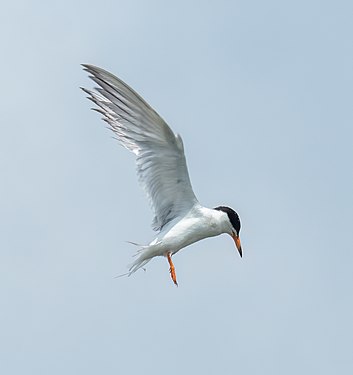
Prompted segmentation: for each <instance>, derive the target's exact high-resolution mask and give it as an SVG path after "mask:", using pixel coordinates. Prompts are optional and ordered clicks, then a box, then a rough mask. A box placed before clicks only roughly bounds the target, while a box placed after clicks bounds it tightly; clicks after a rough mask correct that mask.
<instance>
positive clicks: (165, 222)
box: [81, 64, 242, 285]
mask: <svg viewBox="0 0 353 375" xmlns="http://www.w3.org/2000/svg"><path fill="white" fill-rule="evenodd" d="M82 66H83V69H84V70H85V71H87V72H88V74H89V78H91V79H92V80H93V81H94V82H95V83H96V84H97V85H98V87H95V88H94V89H93V90H88V89H85V88H82V87H81V89H82V90H83V91H84V92H85V93H86V94H88V97H87V98H88V99H90V100H91V101H92V102H93V103H95V105H97V107H96V108H93V109H94V110H96V111H97V112H99V113H100V114H102V115H103V120H104V121H106V122H107V123H108V125H109V128H110V129H111V130H112V131H113V133H114V135H115V137H114V138H116V139H117V140H118V141H119V142H120V144H121V145H122V146H124V147H125V148H127V149H128V150H130V151H131V152H133V153H134V154H135V157H136V166H137V175H138V179H139V182H140V184H141V185H142V188H143V189H144V191H145V193H146V195H147V197H148V200H149V203H150V205H151V208H152V210H153V211H154V219H153V223H152V227H153V229H154V230H155V231H157V232H158V234H157V236H156V237H155V238H154V240H153V241H152V242H150V244H149V245H146V246H141V247H140V249H139V251H138V254H137V255H138V256H137V258H136V260H135V261H134V262H133V263H132V264H131V266H130V268H129V272H128V273H127V274H126V275H129V276H130V275H131V274H133V273H134V272H136V271H137V270H138V269H140V268H143V267H144V266H145V265H146V264H147V263H148V262H149V261H150V260H151V259H152V258H154V257H156V256H164V257H166V258H167V260H168V263H169V272H170V276H171V278H172V280H173V282H174V284H175V285H178V283H177V277H176V272H175V267H174V264H173V261H172V256H173V255H174V254H176V253H177V252H178V251H179V250H181V249H183V248H184V247H186V246H189V245H191V244H193V243H195V242H197V241H200V240H202V239H205V238H207V237H214V236H218V235H220V234H222V233H226V234H229V235H230V236H231V237H232V238H233V240H234V242H235V245H236V247H237V249H238V252H239V254H240V256H242V248H241V243H240V238H239V232H240V226H241V224H240V219H239V215H238V214H237V213H236V212H235V211H234V210H233V209H231V208H229V207H226V206H218V207H215V208H206V207H204V206H202V205H201V204H200V203H199V202H198V200H197V198H196V196H195V194H194V192H193V190H192V187H191V182H190V178H189V173H188V169H187V165H186V159H185V154H184V146H183V141H182V139H181V137H180V135H179V134H175V133H174V132H173V131H172V130H171V128H170V127H169V126H168V125H167V123H166V122H165V121H164V120H163V119H162V118H161V117H160V116H159V115H158V113H157V112H156V111H155V110H154V109H153V108H152V107H151V106H150V105H149V104H147V103H146V102H145V101H144V99H142V98H141V96H140V95H138V94H137V93H136V92H135V91H134V90H133V89H132V88H130V87H129V86H128V85H127V84H126V83H125V82H123V81H122V80H121V79H119V78H117V77H115V76H114V75H113V74H111V73H109V72H107V71H105V70H103V69H101V68H98V67H96V66H93V65H87V64H82Z"/></svg>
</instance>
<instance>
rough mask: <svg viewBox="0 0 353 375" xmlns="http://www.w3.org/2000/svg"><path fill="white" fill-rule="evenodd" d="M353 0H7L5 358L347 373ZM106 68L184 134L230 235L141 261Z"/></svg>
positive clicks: (124, 367) (137, 199) (148, 233)
mask: <svg viewBox="0 0 353 375" xmlns="http://www.w3.org/2000/svg"><path fill="white" fill-rule="evenodd" d="M352 14H353V5H352V2H351V1H348V0H347V1H310V0H309V1H293V2H283V1H279V0H278V1H274V0H270V1H266V2H264V1H259V0H254V1H233V2H232V1H208V2H207V3H206V2H201V1H198V2H197V1H195V2H189V1H177V2H176V1H173V2H171V1H124V2H122V1H100V2H97V1H95V2H93V1H76V2H71V1H67V0H63V1H61V2H56V3H52V2H47V3H45V2H42V1H30V2H29V1H13V2H11V3H6V4H3V6H2V11H1V14H0V45H1V51H2V53H1V56H2V57H1V59H0V67H1V73H2V74H1V77H2V93H1V103H2V106H1V110H0V121H1V136H0V172H1V181H2V183H1V184H0V228H1V233H2V234H1V236H0V295H1V309H0V325H1V327H0V329H1V337H0V366H1V373H3V374H6V375H13V374H16V375H17V374H21V375H22V374H26V375H27V374H36V375H40V374H51V375H59V374H60V375H62V374H65V375H71V374H72V375H73V374H85V375H91V374H154V375H158V374H165V373H168V374H169V375H175V374H178V375H180V374H197V373H198V374H201V373H202V374H216V373H218V374H225V375H228V374H236V373H240V374H243V375H248V374H249V375H250V374H271V375H273V374H276V375H277V374H281V375H282V374H286V375H291V374H296V375H297V374H324V375H325V374H335V373H336V374H351V373H352V372H353V356H352V348H353V324H352V316H353V301H352V295H353V293H352V288H353V241H352V211H353V168H352V161H353V130H352V129H353V110H352V96H353V95H352V94H353V92H352V91H353V89H352V88H353V70H352V62H353V43H352V35H353V24H352ZM80 63H90V64H95V65H98V66H100V67H103V68H105V69H108V70H110V71H111V72H112V73H114V74H116V75H117V76H119V77H120V78H122V79H123V80H125V81H126V82H127V83H128V84H130V85H131V86H132V87H133V88H134V89H135V90H136V91H138V92H139V93H140V94H141V95H142V96H143V97H144V98H145V99H146V100H147V101H148V102H149V103H150V104H151V105H152V106H153V107H154V108H155V109H156V110H157V111H158V112H159V113H160V114H161V115H162V116H163V117H164V119H165V120H166V121H167V122H168V123H169V124H170V126H171V127H172V128H173V130H174V131H175V132H178V133H180V134H181V135H182V136H183V139H184V144H185V149H186V154H187V160H188V165H189V171H190V175H191V180H192V184H193V187H194V190H195V192H196V194H197V196H198V198H199V200H200V201H201V202H202V203H203V204H204V205H206V206H209V207H214V206H216V205H220V204H226V205H229V206H231V207H233V208H234V209H236V210H237V211H238V212H239V215H240V217H241V220H242V231H241V238H242V244H243V252H244V257H243V259H240V258H239V256H238V254H237V251H236V249H235V247H234V244H233V242H232V240H231V239H230V238H229V237H228V236H225V235H224V236H221V237H217V238H212V239H209V240H206V241H202V242H200V243H197V244H195V245H193V246H191V247H189V248H187V249H185V250H183V251H181V252H180V253H178V255H177V256H176V257H175V258H174V261H175V266H176V270H177V274H178V281H179V285H180V286H179V288H175V287H174V286H173V284H172V282H171V280H170V278H169V274H168V264H167V262H166V260H165V259H162V258H160V259H156V260H154V261H153V262H150V263H149V265H148V269H147V272H146V273H144V272H138V273H137V274H135V275H134V276H133V277H130V278H120V279H114V276H115V275H116V274H119V273H122V272H125V271H126V265H127V264H128V263H129V262H130V261H131V256H132V254H133V253H134V251H135V249H134V248H133V247H132V246H130V245H129V244H127V243H126V242H125V241H127V240H130V241H135V242H139V243H147V242H149V241H150V240H151V239H152V238H153V236H154V233H153V231H152V230H151V227H150V222H151V219H152V213H151V211H150V210H149V207H148V204H147V201H146V200H145V197H144V194H143V192H142V191H141V189H140V188H139V186H138V184H137V179H136V176H135V172H134V160H133V156H132V155H130V154H129V153H128V152H127V151H126V150H124V149H123V148H122V147H120V146H119V145H118V144H117V143H116V142H115V141H114V140H113V139H112V138H111V134H110V133H109V132H108V130H106V129H105V128H104V123H103V122H102V121H101V120H100V118H99V116H98V115H97V114H96V113H94V112H92V111H90V110H89V108H90V107H91V104H90V103H89V102H88V101H87V100H86V99H85V96H84V94H83V93H82V92H81V91H80V90H79V86H85V87H92V86H93V84H92V83H91V82H90V81H89V80H88V79H87V77H86V74H85V73H84V72H83V71H82V70H81V67H80V65H79V64H80Z"/></svg>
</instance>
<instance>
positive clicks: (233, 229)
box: [214, 206, 243, 257]
mask: <svg viewBox="0 0 353 375" xmlns="http://www.w3.org/2000/svg"><path fill="white" fill-rule="evenodd" d="M214 209H215V210H218V211H223V212H224V213H226V214H227V216H228V223H227V224H229V225H228V228H227V232H226V233H228V234H229V235H230V236H231V237H232V238H233V240H234V242H235V246H236V247H237V249H238V251H239V254H240V256H241V257H242V256H243V252H242V249H241V242H240V238H239V232H240V227H241V224H240V219H239V216H238V214H237V213H236V212H235V211H234V210H233V209H231V208H229V207H225V206H219V207H215V208H214Z"/></svg>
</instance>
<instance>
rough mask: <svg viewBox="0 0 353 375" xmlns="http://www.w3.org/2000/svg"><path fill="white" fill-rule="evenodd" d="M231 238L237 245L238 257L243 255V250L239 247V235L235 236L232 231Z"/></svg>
mask: <svg viewBox="0 0 353 375" xmlns="http://www.w3.org/2000/svg"><path fill="white" fill-rule="evenodd" d="M232 238H233V240H234V242H235V246H236V247H237V249H238V251H239V255H240V257H242V256H243V251H242V249H241V243H240V238H239V236H237V235H236V234H235V233H234V232H233V233H232Z"/></svg>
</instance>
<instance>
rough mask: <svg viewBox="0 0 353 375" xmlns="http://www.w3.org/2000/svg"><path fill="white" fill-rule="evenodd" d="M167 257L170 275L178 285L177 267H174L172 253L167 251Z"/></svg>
mask: <svg viewBox="0 0 353 375" xmlns="http://www.w3.org/2000/svg"><path fill="white" fill-rule="evenodd" d="M167 259H168V263H169V266H170V268H169V272H170V277H171V278H172V280H173V282H174V284H175V285H176V286H178V282H177V279H176V273H175V267H174V264H173V262H172V253H167Z"/></svg>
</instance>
